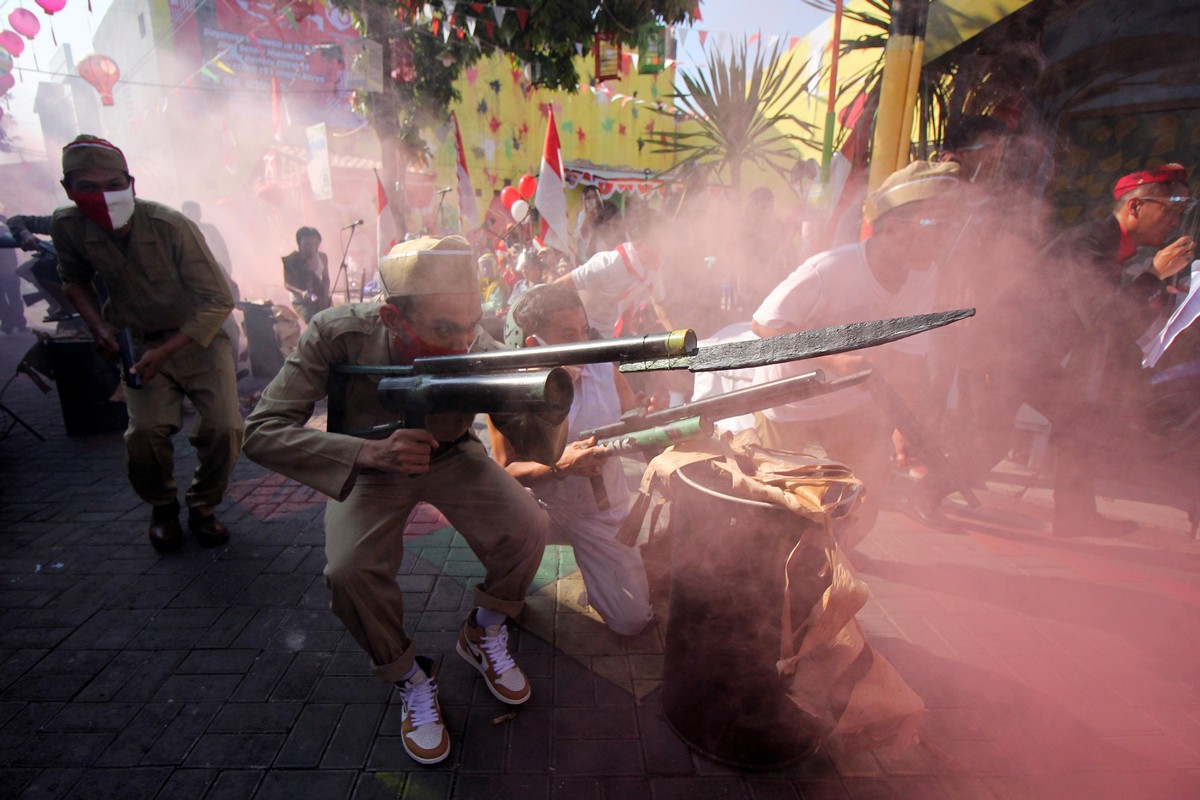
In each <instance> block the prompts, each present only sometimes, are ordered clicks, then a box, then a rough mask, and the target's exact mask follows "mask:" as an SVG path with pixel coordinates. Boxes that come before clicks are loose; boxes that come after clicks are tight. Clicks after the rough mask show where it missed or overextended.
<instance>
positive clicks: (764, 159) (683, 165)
mask: <svg viewBox="0 0 1200 800" xmlns="http://www.w3.org/2000/svg"><path fill="white" fill-rule="evenodd" d="M784 52H785V51H784V50H783V49H782V48H781V47H780V46H779V44H776V45H774V46H772V47H771V48H770V49H769V50H767V51H765V52H764V50H763V48H762V47H761V45H756V46H755V49H754V54H753V58H751V57H750V53H749V46H748V44H747V43H746V42H745V41H744V40H743V41H742V42H740V43H738V44H735V45H734V46H733V48H732V51H731V53H730V55H729V57H726V56H725V54H724V53H721V52H718V49H717V48H711V49H709V51H708V54H707V59H706V60H707V63H706V64H705V65H704V67H703V68H702V69H701V70H700V71H699V72H698V73H697V74H695V75H692V74H690V73H689V72H687V71H683V72H681V73H680V75H679V79H680V80H681V81H682V82H683V85H684V87H685V88H686V91H684V92H680V91H677V92H676V93H674V94H671V95H668V99H669V100H671V101H673V106H664V107H662V108H659V109H658V112H659V113H660V114H663V115H666V116H671V117H674V119H675V120H677V121H683V124H682V125H681V126H680V127H679V128H678V129H676V130H671V131H664V132H656V133H655V134H653V136H654V139H653V140H652V144H654V145H656V149H655V150H654V152H656V153H670V154H674V155H675V156H677V157H678V160H677V161H676V163H675V165H674V166H672V167H671V168H670V169H669V170H667V171H666V173H664V174H665V175H667V176H677V175H683V174H686V175H688V176H689V177H690V178H704V179H706V180H711V179H714V178H717V179H720V178H722V177H727V178H728V180H729V184H730V185H731V186H733V188H734V189H735V190H737V189H739V188H740V186H741V182H742V169H743V167H744V166H745V165H746V164H747V163H749V164H754V165H756V166H758V167H760V168H764V169H767V170H770V171H772V172H775V173H777V174H779V175H780V176H781V177H783V178H784V179H785V180H786V179H787V177H788V175H789V173H790V171H791V169H792V167H793V165H794V164H795V162H796V158H797V152H796V143H797V142H803V143H806V144H810V145H811V144H813V142H812V141H811V140H809V139H807V138H805V137H804V136H803V135H801V134H798V133H794V132H790V130H795V127H799V128H800V129H801V130H803V131H805V132H806V133H807V132H808V131H810V130H812V126H810V125H809V124H807V123H805V122H803V121H801V120H800V119H798V118H797V117H796V116H795V115H794V114H792V113H791V112H790V111H789V109H791V108H792V107H793V104H794V103H796V102H797V101H798V100H799V99H800V98H801V97H802V96H803V95H804V94H806V93H807V92H808V81H806V80H804V79H803V78H802V76H801V74H800V73H799V72H798V71H797V72H795V73H793V74H791V75H790V76H789V75H788V71H787V69H786V66H787V65H786V64H785V63H782V62H781V56H783V55H784ZM789 129H790V130H789ZM817 146H818V147H819V145H817Z"/></svg>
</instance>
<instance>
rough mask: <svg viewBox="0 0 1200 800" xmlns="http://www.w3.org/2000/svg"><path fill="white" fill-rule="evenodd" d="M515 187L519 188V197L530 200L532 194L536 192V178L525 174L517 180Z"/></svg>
mask: <svg viewBox="0 0 1200 800" xmlns="http://www.w3.org/2000/svg"><path fill="white" fill-rule="evenodd" d="M517 188H518V189H520V190H521V197H524V198H525V199H526V200H532V199H533V196H534V194H536V193H537V178H535V177H533V176H532V175H525V176H523V177H522V178H521V180H520V181H518V182H517Z"/></svg>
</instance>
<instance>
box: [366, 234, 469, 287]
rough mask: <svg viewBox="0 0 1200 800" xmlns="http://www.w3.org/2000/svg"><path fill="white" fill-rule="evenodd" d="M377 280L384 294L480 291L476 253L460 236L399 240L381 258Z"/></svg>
mask: <svg viewBox="0 0 1200 800" xmlns="http://www.w3.org/2000/svg"><path fill="white" fill-rule="evenodd" d="M379 280H380V283H382V284H383V295H384V297H408V296H412V295H420V294H478V293H479V275H478V272H477V271H476V267H475V255H474V253H472V252H471V245H470V244H469V243H468V242H467V240H466V239H464V238H463V237H461V236H447V237H446V238H445V239H438V238H436V237H433V236H422V237H420V238H419V239H412V240H410V241H407V242H401V243H400V244H398V245H396V246H395V247H393V248H392V249H391V250H389V251H388V254H387V255H386V256H384V257H383V258H382V259H380V261H379Z"/></svg>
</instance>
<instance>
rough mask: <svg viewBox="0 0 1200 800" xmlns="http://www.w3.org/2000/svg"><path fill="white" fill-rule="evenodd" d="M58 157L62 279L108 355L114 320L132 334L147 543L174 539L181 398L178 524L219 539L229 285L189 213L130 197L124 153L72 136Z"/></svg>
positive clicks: (172, 545)
mask: <svg viewBox="0 0 1200 800" xmlns="http://www.w3.org/2000/svg"><path fill="white" fill-rule="evenodd" d="M62 166H63V180H62V186H63V188H64V189H66V191H67V197H69V198H70V199H71V200H72V201H74V203H75V205H73V206H67V207H65V208H60V209H58V210H57V211H55V212H54V217H53V219H52V221H51V224H50V233H51V236H52V237H53V239H54V246H55V248H56V249H57V250H58V261H59V264H58V271H59V274H60V275H61V277H62V280H63V289H64V291H65V292H66V295H67V297H68V298H69V299H70V300H71V302H72V303H73V304H74V305H75V308H76V309H77V310H78V311H79V314H80V316H81V317H83V319H84V321H85V322H86V323H87V325H88V327H89V328H90V329H91V332H92V336H93V337H94V338H95V340H96V349H97V350H99V351H100V353H101V354H102V355H104V356H105V357H106V358H110V359H116V358H117V356H118V355H119V347H118V344H117V339H118V335H119V334H120V332H121V331H122V330H123V329H127V330H128V331H129V332H130V333H131V334H132V339H133V344H134V350H135V352H134V361H135V363H134V364H133V365H132V368H131V369H130V370H129V371H130V373H131V374H132V375H133V376H135V377H136V379H137V381H139V382H140V386H138V387H136V388H135V387H134V386H127V387H126V389H125V403H126V405H127V406H128V409H129V428H128V429H127V430H126V431H125V452H126V462H127V467H128V473H129V482H130V483H131V484H133V488H134V491H136V492H137V494H138V496H139V497H141V498H142V499H143V500H145V501H146V502H147V503H150V504H151V506H153V511H152V514H151V521H150V531H149V534H150V543H151V544H153V545H154V547H155V548H156V549H157V550H160V551H166V550H173V549H176V548H178V547H179V546H180V545H182V544H183V531H182V528H181V527H180V524H179V499H178V496H177V494H176V491H177V490H176V486H175V471H174V446H173V444H172V441H171V437H172V436H173V435H174V434H176V433H178V432H179V429H180V427H181V425H182V413H183V409H182V401H183V398H184V397H188V398H190V399H191V401H192V403H193V405H194V406H195V408H196V413H197V420H196V423H195V425H194V426H193V429H192V433H191V437H190V441H191V443H192V445H193V446H195V448H196V455H197V458H198V460H199V464H198V466H197V467H196V472H195V476H194V477H193V480H192V483H191V486H189V487H188V489H187V492H186V494H185V499H186V501H187V506H188V527H189V529H190V530H191V532H192V533H193V534H194V535H195V537H196V539H197V541H199V542H200V544H201V545H204V546H205V547H217V546H220V545H223V544H225V543H226V542H228V540H229V531H228V530H226V528H225V526H224V525H223V524H222V523H221V522H220V520H218V519H217V517H216V514H215V510H216V508H217V506H218V505H219V504H220V502H221V498H222V497H223V495H224V493H225V487H226V486H227V484H228V482H229V476H230V475H231V474H232V472H233V467H234V464H235V463H237V457H238V452H239V450H240V449H241V442H242V415H241V411H240V410H239V408H238V396H237V377H236V376H235V374H234V370H233V355H232V349H231V344H230V341H229V337H228V336H227V335H226V334H225V332H224V331H223V330H221V325H222V323H224V322H225V319H226V318H227V317H228V316H229V312H230V311H231V310H233V296H232V294H231V293H230V290H229V283H228V281H226V280H225V277H224V275H223V274H222V272H221V267H220V266H219V265H218V264H217V262H216V259H214V258H213V255H212V253H211V251H209V249H208V245H206V244H205V242H204V236H203V234H201V233H200V231H199V229H198V228H197V227H196V225H195V223H193V222H192V221H191V220H189V219H188V218H187V217H185V216H184V215H183V214H181V213H179V212H178V211H175V210H174V209H171V208H167V207H166V206H163V205H160V204H158V203H153V202H150V201H147V200H140V199H135V198H134V190H133V178H132V177H131V176H130V174H129V167H128V165H127V164H126V162H125V155H124V154H123V153H122V152H121V151H120V150H119V149H118V148H117V147H115V146H113V145H112V144H111V143H110V142H107V141H105V140H103V139H99V138H97V137H95V136H88V135H86V134H84V135H81V136H78V137H76V138H75V140H74V141H72V142H70V143H69V144H68V145H67V146H66V147H64V148H63V155H62ZM98 287H102V288H101V289H100V291H102V292H103V294H104V296H103V299H102V295H101V293H100V292H98V291H97V289H98Z"/></svg>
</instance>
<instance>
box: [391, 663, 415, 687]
mask: <svg viewBox="0 0 1200 800" xmlns="http://www.w3.org/2000/svg"><path fill="white" fill-rule="evenodd" d="M420 671H421V668H420V667H419V666H417V662H416V661H414V662H413V665H412V669H410V670H409V671H408V672H406V673H404V677H403V678H401V679H400V680H398V681H396V683H398V684H400V683H404V682H405V681H407V680H408V679H409V678H411V677H412V676H413V675H416V674H417V673H418V672H420Z"/></svg>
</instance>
